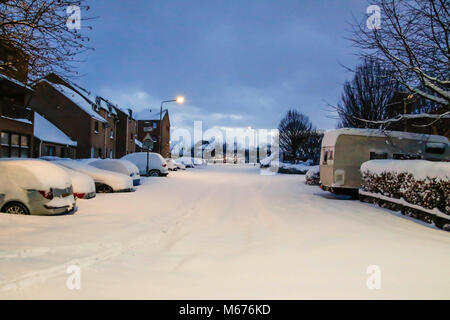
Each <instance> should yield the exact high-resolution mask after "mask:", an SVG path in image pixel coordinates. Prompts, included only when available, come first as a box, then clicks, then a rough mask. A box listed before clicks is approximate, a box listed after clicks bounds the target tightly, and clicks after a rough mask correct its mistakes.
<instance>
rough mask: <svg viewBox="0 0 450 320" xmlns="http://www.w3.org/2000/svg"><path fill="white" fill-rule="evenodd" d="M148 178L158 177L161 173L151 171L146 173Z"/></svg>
mask: <svg viewBox="0 0 450 320" xmlns="http://www.w3.org/2000/svg"><path fill="white" fill-rule="evenodd" d="M148 175H149V176H150V177H159V176H160V175H161V173H160V172H159V171H158V170H152V171H150V172H149V173H148Z"/></svg>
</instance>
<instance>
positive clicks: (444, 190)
mask: <svg viewBox="0 0 450 320" xmlns="http://www.w3.org/2000/svg"><path fill="white" fill-rule="evenodd" d="M361 173H362V190H363V191H365V192H369V193H371V194H379V195H382V196H385V197H388V198H393V199H403V200H404V201H406V202H407V203H409V204H412V205H416V206H419V207H421V208H425V209H428V210H433V209H438V210H439V211H440V212H442V213H445V214H448V215H450V162H431V161H426V160H371V161H367V162H365V163H363V164H362V166H361Z"/></svg>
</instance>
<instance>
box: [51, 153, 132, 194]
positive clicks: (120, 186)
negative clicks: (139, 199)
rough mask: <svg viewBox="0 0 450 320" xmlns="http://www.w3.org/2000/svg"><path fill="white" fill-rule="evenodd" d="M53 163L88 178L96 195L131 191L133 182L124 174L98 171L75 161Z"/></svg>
mask: <svg viewBox="0 0 450 320" xmlns="http://www.w3.org/2000/svg"><path fill="white" fill-rule="evenodd" d="M55 163H57V164H59V165H62V166H63V167H66V168H69V169H72V170H75V171H77V172H81V173H83V174H85V175H88V176H90V177H91V178H92V179H94V182H95V188H96V191H97V193H110V192H129V191H133V180H131V178H130V177H129V176H126V175H124V174H121V173H117V172H112V171H107V170H103V169H98V168H96V167H93V166H90V165H88V164H85V163H82V162H79V161H75V160H58V161H55Z"/></svg>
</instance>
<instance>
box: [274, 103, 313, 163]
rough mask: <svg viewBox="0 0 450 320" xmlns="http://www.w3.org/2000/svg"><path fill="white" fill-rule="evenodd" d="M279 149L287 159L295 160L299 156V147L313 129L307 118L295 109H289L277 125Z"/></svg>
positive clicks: (303, 143)
mask: <svg viewBox="0 0 450 320" xmlns="http://www.w3.org/2000/svg"><path fill="white" fill-rule="evenodd" d="M278 130H279V139H280V149H281V150H282V151H284V152H285V153H286V155H287V160H290V161H296V160H298V159H299V157H300V154H299V153H300V151H301V147H302V146H303V145H305V144H306V142H307V141H308V138H309V136H310V135H311V131H312V130H313V128H312V124H311V122H310V121H309V118H308V117H307V116H306V115H304V114H303V113H301V112H298V111H297V110H294V109H292V110H289V111H288V112H287V114H286V116H285V117H284V118H283V119H282V120H281V122H280V124H279V125H278Z"/></svg>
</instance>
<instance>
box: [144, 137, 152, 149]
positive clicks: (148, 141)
mask: <svg viewBox="0 0 450 320" xmlns="http://www.w3.org/2000/svg"><path fill="white" fill-rule="evenodd" d="M142 146H143V147H144V149H147V150H152V149H153V139H152V137H151V136H150V134H149V133H147V135H146V136H145V138H144V140H143V141H142Z"/></svg>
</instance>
